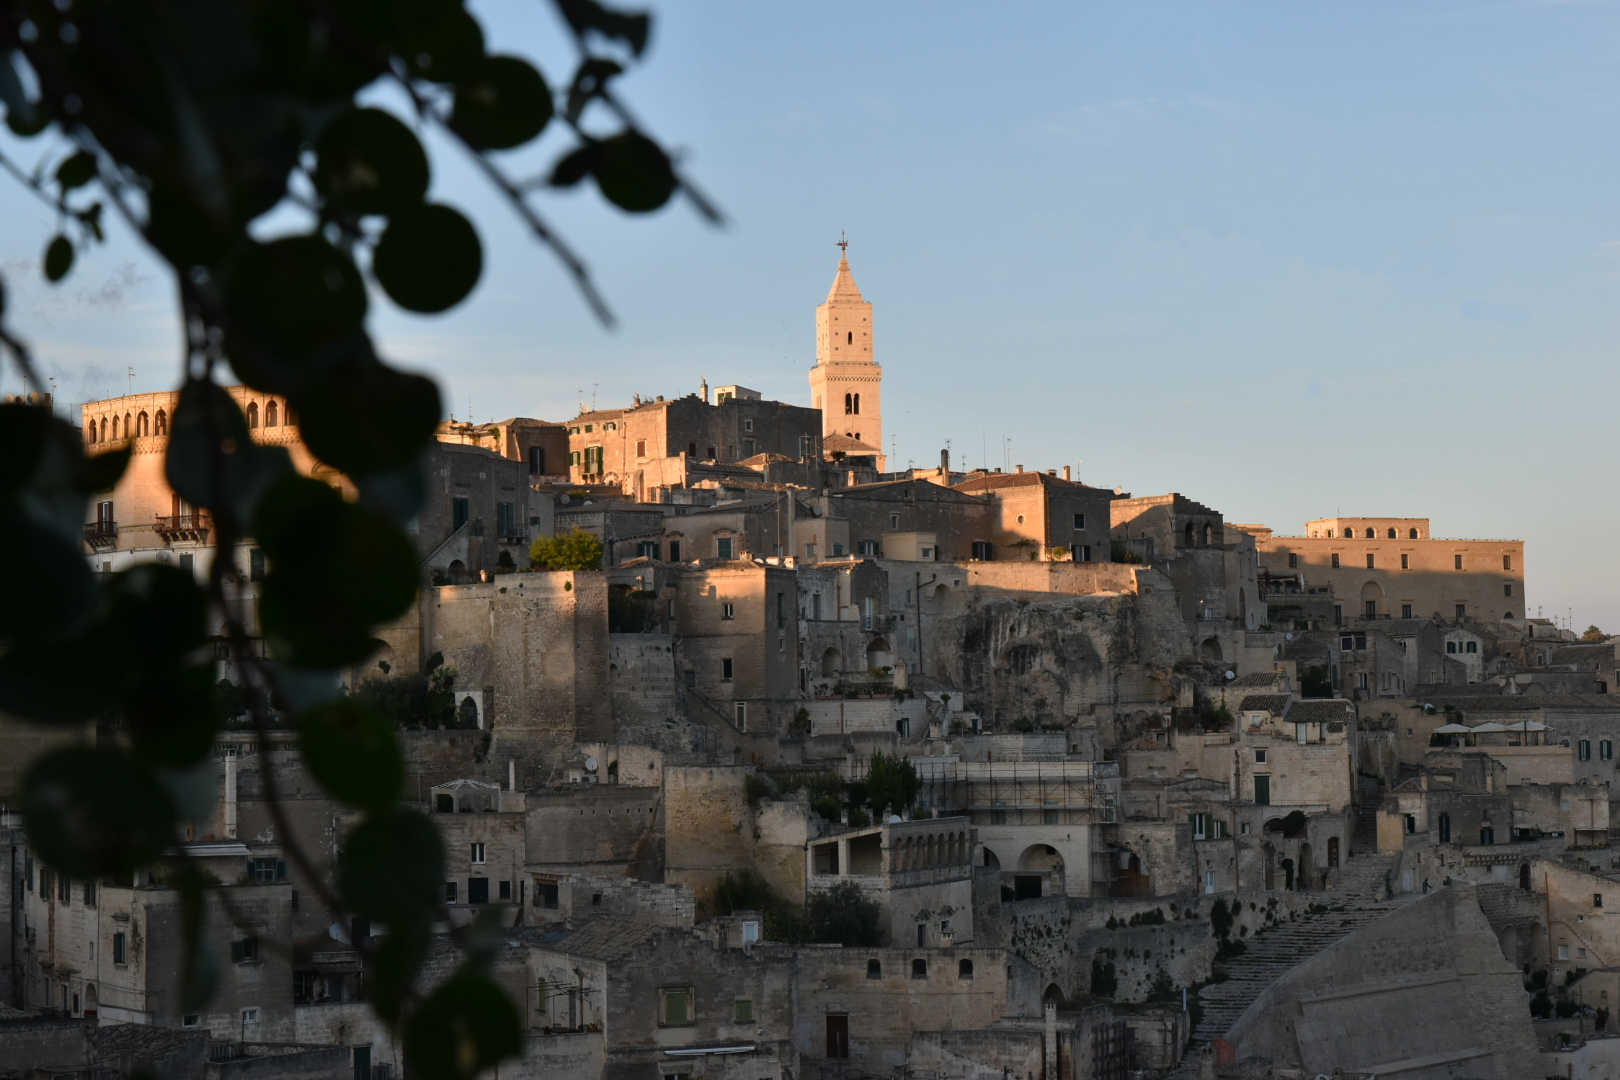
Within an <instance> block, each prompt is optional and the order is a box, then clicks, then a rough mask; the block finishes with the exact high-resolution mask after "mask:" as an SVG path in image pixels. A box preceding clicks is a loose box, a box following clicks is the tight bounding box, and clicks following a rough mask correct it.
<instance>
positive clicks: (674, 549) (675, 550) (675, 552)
mask: <svg viewBox="0 0 1620 1080" xmlns="http://www.w3.org/2000/svg"><path fill="white" fill-rule="evenodd" d="M669 561H670V562H680V561H681V542H680V541H679V540H671V541H670V542H669Z"/></svg>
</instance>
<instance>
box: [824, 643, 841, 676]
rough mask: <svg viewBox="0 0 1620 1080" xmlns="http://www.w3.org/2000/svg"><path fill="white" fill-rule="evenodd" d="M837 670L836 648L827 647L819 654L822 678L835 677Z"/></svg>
mask: <svg viewBox="0 0 1620 1080" xmlns="http://www.w3.org/2000/svg"><path fill="white" fill-rule="evenodd" d="M838 670H839V664H838V650H837V649H834V648H831V647H829V648H828V649H827V651H826V652H824V653H822V654H821V677H822V678H823V679H833V678H837V676H838Z"/></svg>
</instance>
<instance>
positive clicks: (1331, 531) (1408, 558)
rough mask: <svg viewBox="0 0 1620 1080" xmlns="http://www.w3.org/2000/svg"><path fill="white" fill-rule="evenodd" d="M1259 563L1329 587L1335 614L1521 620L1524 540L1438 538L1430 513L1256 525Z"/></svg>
mask: <svg viewBox="0 0 1620 1080" xmlns="http://www.w3.org/2000/svg"><path fill="white" fill-rule="evenodd" d="M1254 534H1255V540H1256V543H1257V544H1258V545H1259V550H1260V564H1261V567H1262V569H1263V570H1265V571H1267V572H1269V573H1270V574H1272V575H1282V574H1287V573H1289V572H1292V571H1299V572H1301V573H1302V574H1303V575H1304V577H1305V578H1306V579H1307V580H1308V581H1309V582H1310V583H1311V584H1312V585H1313V586H1326V587H1328V588H1331V589H1332V590H1333V597H1334V619H1335V622H1336V623H1338V622H1344V621H1347V620H1351V619H1356V618H1367V617H1372V618H1378V619H1390V618H1401V619H1412V618H1418V619H1433V620H1434V621H1435V622H1442V621H1444V622H1460V621H1462V620H1464V619H1473V620H1497V619H1500V620H1501V621H1503V622H1511V623H1516V624H1519V625H1522V624H1523V622H1524V618H1525V603H1524V542H1523V541H1521V540H1445V539H1435V538H1434V537H1433V536H1432V535H1431V534H1430V531H1429V519H1428V518H1322V519H1319V520H1316V521H1308V522H1306V523H1305V535H1304V536H1275V535H1273V534H1272V531H1271V530H1270V529H1269V528H1265V527H1264V526H1256V527H1254Z"/></svg>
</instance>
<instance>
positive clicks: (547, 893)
mask: <svg viewBox="0 0 1620 1080" xmlns="http://www.w3.org/2000/svg"><path fill="white" fill-rule="evenodd" d="M536 888H537V889H538V890H539V893H540V906H541V907H543V908H545V909H546V910H547V911H556V910H557V883H556V882H555V881H542V882H541V883H540V884H539V885H537V886H536Z"/></svg>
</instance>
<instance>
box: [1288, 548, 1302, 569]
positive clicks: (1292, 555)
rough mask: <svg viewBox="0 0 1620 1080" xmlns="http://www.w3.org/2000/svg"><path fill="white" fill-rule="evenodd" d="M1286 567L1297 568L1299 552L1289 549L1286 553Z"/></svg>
mask: <svg viewBox="0 0 1620 1080" xmlns="http://www.w3.org/2000/svg"><path fill="white" fill-rule="evenodd" d="M1288 569H1290V570H1297V569H1299V553H1298V552H1296V551H1290V552H1289V553H1288Z"/></svg>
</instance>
